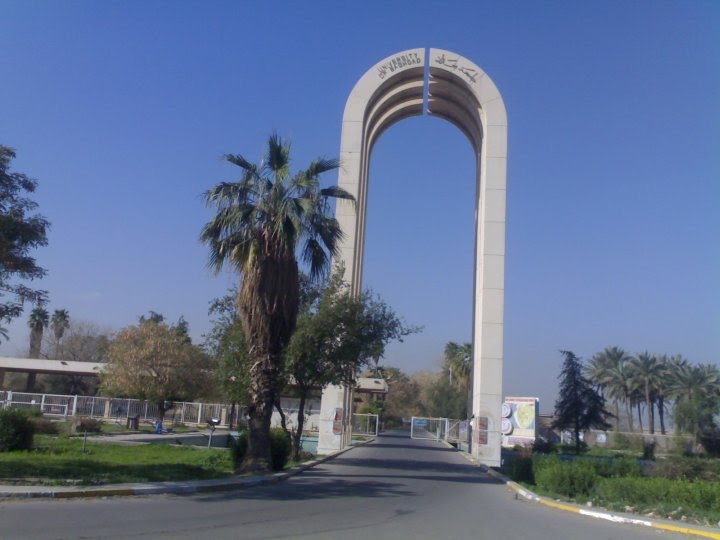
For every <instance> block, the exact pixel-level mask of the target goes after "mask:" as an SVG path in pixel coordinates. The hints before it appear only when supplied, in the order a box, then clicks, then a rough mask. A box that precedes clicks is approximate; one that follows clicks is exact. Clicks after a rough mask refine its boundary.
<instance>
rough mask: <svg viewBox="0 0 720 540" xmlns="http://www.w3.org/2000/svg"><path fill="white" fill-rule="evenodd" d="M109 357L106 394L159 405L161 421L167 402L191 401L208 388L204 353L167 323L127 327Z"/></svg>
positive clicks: (104, 378)
mask: <svg viewBox="0 0 720 540" xmlns="http://www.w3.org/2000/svg"><path fill="white" fill-rule="evenodd" d="M108 358H109V362H108V366H107V368H106V369H105V371H104V372H103V373H102V374H101V381H102V388H103V390H104V391H105V393H108V394H111V395H119V396H127V397H133V398H138V399H147V400H149V401H152V402H154V403H156V404H157V406H158V408H159V410H160V413H159V420H160V421H162V420H163V418H164V416H165V411H166V410H167V405H166V402H169V401H180V400H188V399H192V398H194V397H196V396H198V395H200V394H202V393H203V391H205V389H206V388H207V379H208V362H207V359H206V357H205V355H204V353H203V352H202V351H201V350H200V349H199V348H198V347H196V346H194V345H193V344H192V343H190V342H189V341H188V340H187V339H185V337H184V336H182V335H180V334H179V333H178V332H177V329H176V328H175V327H172V326H168V325H167V324H165V323H164V322H159V323H158V322H154V321H152V320H145V321H144V322H141V323H140V324H138V325H137V326H130V327H128V328H125V329H124V330H122V331H121V332H120V333H119V334H118V335H117V337H116V338H115V339H114V340H113V341H112V343H111V344H110V348H109V351H108Z"/></svg>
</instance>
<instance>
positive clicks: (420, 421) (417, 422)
mask: <svg viewBox="0 0 720 540" xmlns="http://www.w3.org/2000/svg"><path fill="white" fill-rule="evenodd" d="M415 425H416V426H427V420H426V419H425V418H416V419H415Z"/></svg>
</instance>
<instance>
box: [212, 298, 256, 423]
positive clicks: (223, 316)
mask: <svg viewBox="0 0 720 540" xmlns="http://www.w3.org/2000/svg"><path fill="white" fill-rule="evenodd" d="M236 301H237V289H231V290H230V291H229V292H228V294H226V295H225V296H223V297H221V298H216V299H214V300H213V301H212V302H211V303H210V308H209V310H208V314H209V315H210V316H211V317H213V321H212V327H211V329H210V331H209V332H208V334H207V335H205V343H204V348H205V351H206V352H207V354H208V355H209V357H210V359H211V361H212V363H213V376H214V379H215V384H216V387H217V388H219V389H220V391H221V394H222V395H221V396H220V397H221V399H223V400H225V401H229V402H230V403H231V404H232V406H231V409H230V424H231V425H232V424H234V423H235V422H236V420H237V418H238V412H237V411H238V405H239V404H246V403H247V402H248V401H249V399H250V398H249V396H250V361H249V357H248V347H247V341H246V340H245V335H244V334H243V331H242V326H241V325H240V321H239V320H238V318H237V304H236Z"/></svg>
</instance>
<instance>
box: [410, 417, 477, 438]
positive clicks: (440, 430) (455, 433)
mask: <svg viewBox="0 0 720 540" xmlns="http://www.w3.org/2000/svg"><path fill="white" fill-rule="evenodd" d="M410 437H411V438H413V439H430V440H433V441H447V442H449V443H455V444H459V443H463V442H467V440H468V427H467V421H465V420H456V419H453V418H424V417H419V416H413V417H412V420H411V422H410Z"/></svg>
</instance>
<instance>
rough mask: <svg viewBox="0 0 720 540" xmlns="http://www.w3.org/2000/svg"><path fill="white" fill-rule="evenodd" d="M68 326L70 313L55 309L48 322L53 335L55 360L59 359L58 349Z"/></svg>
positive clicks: (65, 310)
mask: <svg viewBox="0 0 720 540" xmlns="http://www.w3.org/2000/svg"><path fill="white" fill-rule="evenodd" d="M69 326H70V313H68V310H67V309H56V310H55V311H54V312H53V314H52V319H51V320H50V328H52V331H53V334H54V335H55V358H56V359H59V356H58V352H59V348H60V342H61V341H62V337H63V335H64V334H65V330H67V329H68V327H69Z"/></svg>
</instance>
